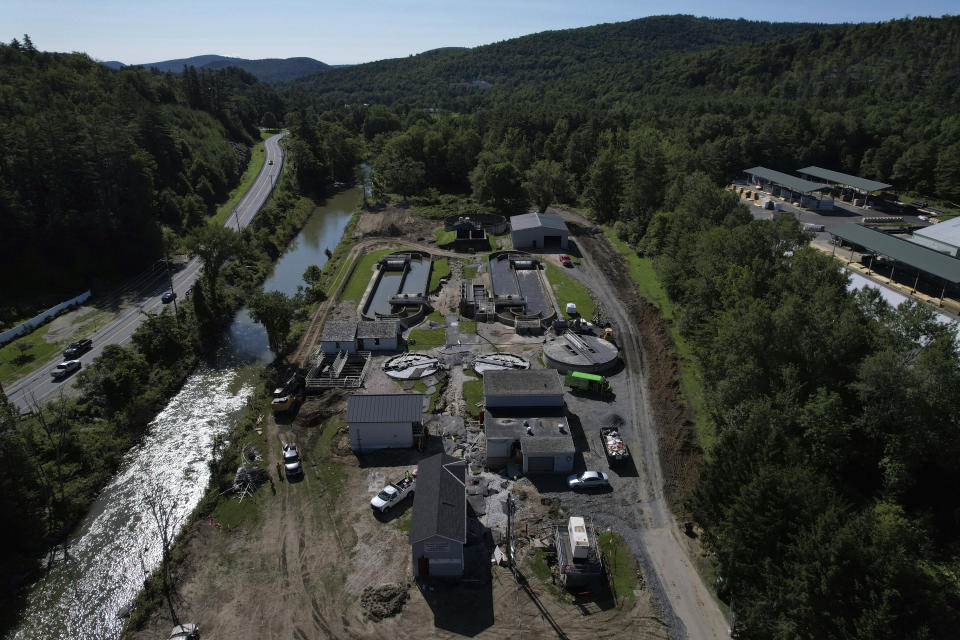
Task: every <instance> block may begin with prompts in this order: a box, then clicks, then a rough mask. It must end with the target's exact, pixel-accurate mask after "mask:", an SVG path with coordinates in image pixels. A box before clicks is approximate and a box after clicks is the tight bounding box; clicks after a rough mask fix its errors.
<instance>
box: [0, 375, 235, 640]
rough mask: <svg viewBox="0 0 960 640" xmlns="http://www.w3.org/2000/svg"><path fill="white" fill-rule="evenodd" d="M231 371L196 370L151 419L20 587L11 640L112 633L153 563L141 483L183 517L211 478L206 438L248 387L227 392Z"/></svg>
mask: <svg viewBox="0 0 960 640" xmlns="http://www.w3.org/2000/svg"><path fill="white" fill-rule="evenodd" d="M236 375H237V371H236V369H235V368H229V369H223V370H212V369H209V368H205V367H200V368H199V369H197V371H195V372H194V373H193V374H192V375H191V376H190V377H189V378H188V379H187V381H186V383H185V384H184V386H183V388H182V389H181V390H180V393H178V394H177V395H176V396H175V397H174V398H173V399H172V400H171V401H170V403H169V404H168V405H167V406H166V408H165V409H164V410H163V412H161V413H160V414H159V415H158V416H157V417H156V419H155V420H154V421H153V423H152V424H151V425H150V429H149V431H148V434H147V436H146V437H145V438H144V440H143V442H142V443H141V444H139V445H137V446H135V447H134V448H133V449H131V450H130V451H129V452H128V453H127V454H126V456H125V457H124V462H123V465H122V467H121V469H120V471H119V472H118V474H117V475H116V477H114V478H113V480H112V481H111V482H110V484H109V485H107V486H106V488H104V490H103V492H102V493H101V495H100V496H99V498H98V499H97V502H96V503H95V504H94V505H93V507H92V508H91V509H90V511H89V513H87V515H86V517H85V518H84V521H83V523H82V524H81V525H80V526H79V527H78V528H77V530H76V531H75V532H74V534H73V535H72V536H71V537H70V541H69V544H70V547H69V550H68V551H67V553H66V556H64V555H63V554H60V555H59V556H58V558H57V560H56V562H54V563H53V564H52V565H51V566H50V571H49V572H48V573H47V575H45V576H44V577H43V578H42V579H40V580H39V581H38V582H37V584H35V585H34V586H33V587H32V589H31V592H30V594H29V598H28V601H29V605H28V606H27V608H26V610H25V611H24V613H23V617H22V620H21V623H20V625H19V627H18V628H17V629H16V630H14V631H13V633H12V634H11V635H9V638H10V640H36V639H39V638H42V639H44V640H54V639H56V640H76V639H78V638H98V639H100V640H110V639H113V638H117V637H119V635H120V631H121V630H122V628H123V620H120V619H118V618H117V612H118V611H119V610H121V609H122V608H123V607H124V606H126V605H128V604H130V603H131V602H132V601H133V598H134V597H135V596H136V594H137V592H138V591H139V590H140V587H141V586H142V585H143V580H144V572H147V573H149V572H151V571H153V570H154V569H155V568H156V567H157V566H158V565H159V564H160V554H161V543H160V535H159V530H158V528H157V525H156V524H155V523H154V521H153V517H152V515H151V511H150V508H149V507H148V506H147V505H146V504H145V503H144V501H143V492H144V490H145V488H146V486H147V485H148V484H149V483H148V482H144V473H146V474H148V476H149V478H150V482H154V483H157V484H160V485H162V486H164V487H166V488H167V489H168V491H170V493H171V494H173V495H175V496H176V498H177V500H176V510H175V514H176V517H177V518H179V520H180V521H181V522H182V521H183V520H184V519H185V518H186V517H187V516H188V515H189V514H190V512H191V511H192V510H193V509H194V507H196V505H197V504H198V503H199V501H200V498H201V497H202V496H203V492H204V490H205V489H206V488H207V483H208V481H209V479H210V471H209V468H208V466H207V460H209V459H210V448H211V447H212V445H213V440H214V436H216V435H217V434H224V433H227V432H228V431H229V430H230V428H231V427H232V426H233V424H234V423H235V422H236V420H237V419H238V417H239V416H240V412H241V410H242V408H243V406H244V403H245V402H246V399H247V397H248V396H249V395H250V394H251V392H252V387H249V386H243V387H241V388H240V389H239V390H237V391H236V392H235V393H231V392H230V387H231V383H232V382H233V379H234V376H236Z"/></svg>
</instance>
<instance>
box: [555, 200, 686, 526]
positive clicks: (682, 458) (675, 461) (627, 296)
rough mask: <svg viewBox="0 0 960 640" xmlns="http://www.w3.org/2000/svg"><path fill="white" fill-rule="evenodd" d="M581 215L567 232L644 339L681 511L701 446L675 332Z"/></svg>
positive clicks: (672, 493) (664, 457)
mask: <svg viewBox="0 0 960 640" xmlns="http://www.w3.org/2000/svg"><path fill="white" fill-rule="evenodd" d="M566 213H567V214H568V215H576V214H574V213H573V212H566ZM578 217H579V216H578ZM579 218H580V219H579V221H578V222H576V223H572V224H570V232H571V234H572V235H573V236H575V238H576V241H577V242H578V243H580V244H581V245H583V247H584V250H586V251H588V252H589V253H590V254H592V255H594V256H604V259H603V260H600V261H597V263H596V264H597V266H598V267H599V268H600V270H601V271H602V272H603V276H604V277H605V278H606V279H607V280H608V281H609V283H610V284H611V285H612V287H613V288H614V289H615V290H616V291H617V292H618V293H619V296H620V301H621V303H622V304H623V306H624V307H625V308H626V310H627V312H628V313H629V315H630V317H631V318H634V319H635V320H636V322H635V329H636V330H637V331H638V332H639V334H640V337H641V340H642V343H643V358H644V364H645V365H646V373H647V376H648V379H649V386H650V396H651V398H650V404H651V407H652V408H653V412H654V418H655V423H656V427H657V433H658V436H659V443H660V447H659V449H660V465H661V467H662V470H663V474H664V478H663V479H664V483H665V489H666V491H667V497H668V499H669V500H670V503H671V505H672V506H673V508H674V509H675V510H676V509H679V508H681V506H682V504H681V502H682V500H683V498H684V496H686V494H687V493H688V492H689V491H690V490H691V489H693V486H694V484H695V483H696V480H697V467H698V464H699V463H700V461H701V460H702V459H703V450H702V449H701V448H700V445H699V444H698V443H697V433H696V427H695V425H694V422H693V419H692V412H691V411H690V409H689V408H688V407H687V406H685V405H684V403H683V399H682V397H681V394H680V369H679V365H678V362H677V356H676V349H675V345H674V342H673V336H672V335H671V334H670V329H669V327H668V324H667V321H666V320H665V319H664V318H663V315H662V314H661V313H660V310H659V309H657V307H656V306H654V305H653V304H651V303H650V302H649V301H647V300H645V299H643V298H641V297H640V295H639V294H638V293H637V287H636V284H635V283H634V282H633V280H631V278H630V272H629V269H628V268H627V265H626V263H625V262H624V261H623V258H622V257H621V256H620V254H619V253H618V252H617V251H616V249H615V248H614V246H613V245H612V244H611V243H610V240H609V239H608V238H607V237H606V235H604V233H603V231H602V230H601V229H599V228H597V227H596V226H594V225H591V224H589V223H588V222H587V221H586V220H585V219H583V218H582V217H579Z"/></svg>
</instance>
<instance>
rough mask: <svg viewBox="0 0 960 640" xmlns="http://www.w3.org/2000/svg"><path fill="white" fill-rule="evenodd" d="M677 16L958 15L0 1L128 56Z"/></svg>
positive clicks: (560, 5)
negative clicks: (667, 15) (678, 14)
mask: <svg viewBox="0 0 960 640" xmlns="http://www.w3.org/2000/svg"><path fill="white" fill-rule="evenodd" d="M676 13H684V14H690V15H695V16H706V17H713V18H747V19H752V20H770V21H774V22H787V21H804V22H877V21H884V20H892V19H897V18H904V17H908V16H909V17H914V16H942V15H945V14H952V15H956V14H958V13H960V4H958V2H957V0H950V1H945V0H916V1H915V2H904V1H903V0H899V1H894V0H873V1H872V2H862V1H857V0H832V1H830V0H806V1H804V2H798V1H796V0H794V1H793V2H782V1H780V0H767V1H759V0H725V1H724V2H718V1H717V0H712V1H708V0H634V1H628V0H513V1H512V2H511V1H509V0H471V1H465V0H404V1H394V2H391V1H389V0H365V1H356V0H354V1H351V0H340V1H339V2H330V1H328V0H257V1H254V0H229V1H226V0H190V1H188V0H153V1H147V0H84V1H83V2H81V1H79V0H0V41H3V42H10V41H11V40H13V39H14V38H18V39H19V38H22V36H23V34H29V36H30V39H31V40H32V41H33V44H34V46H35V47H36V48H37V49H40V50H43V51H82V52H84V53H87V54H88V55H89V56H90V57H92V58H94V59H96V60H102V61H110V60H118V61H120V62H124V63H127V64H143V63H146V62H161V61H163V60H172V59H176V58H188V57H191V56H196V55H203V54H210V53H213V54H219V55H225V56H232V57H238V58H250V59H257V58H291V57H297V56H306V57H310V58H315V59H317V60H320V61H322V62H326V63H327V64H355V63H360V62H370V61H373V60H382V59H384V58H399V57H405V56H408V55H412V54H416V53H421V52H423V51H429V50H430V49H435V48H438V47H449V46H459V47H474V46H477V45H481V44H489V43H491V42H498V41H500V40H507V39H510V38H515V37H518V36H522V35H527V34H530V33H537V32H540V31H548V30H552V29H568V28H574V27H586V26H590V25H594V24H601V23H604V22H621V21H624V20H632V19H634V18H643V17H646V16H655V15H665V14H676Z"/></svg>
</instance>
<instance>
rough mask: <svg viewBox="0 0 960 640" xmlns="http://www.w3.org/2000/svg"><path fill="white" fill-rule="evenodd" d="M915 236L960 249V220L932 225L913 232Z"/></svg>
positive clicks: (955, 219)
mask: <svg viewBox="0 0 960 640" xmlns="http://www.w3.org/2000/svg"><path fill="white" fill-rule="evenodd" d="M913 235H915V236H923V237H925V238H932V239H933V240H937V241H939V242H943V243H944V244H948V245H950V246H952V247H960V218H953V219H952V220H947V221H945V222H939V223H937V224H932V225H930V226H929V227H924V228H923V229H917V230H916V231H914V232H913Z"/></svg>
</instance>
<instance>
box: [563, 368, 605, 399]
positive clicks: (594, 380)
mask: <svg viewBox="0 0 960 640" xmlns="http://www.w3.org/2000/svg"><path fill="white" fill-rule="evenodd" d="M563 382H564V384H566V385H567V386H568V387H570V388H571V389H579V390H580V391H586V392H588V393H597V394H600V395H606V394H608V393H610V382H608V381H607V379H606V378H604V377H603V376H598V375H595V374H593V373H581V372H579V371H571V372H569V373H567V376H566V377H565V378H564V380H563Z"/></svg>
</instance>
